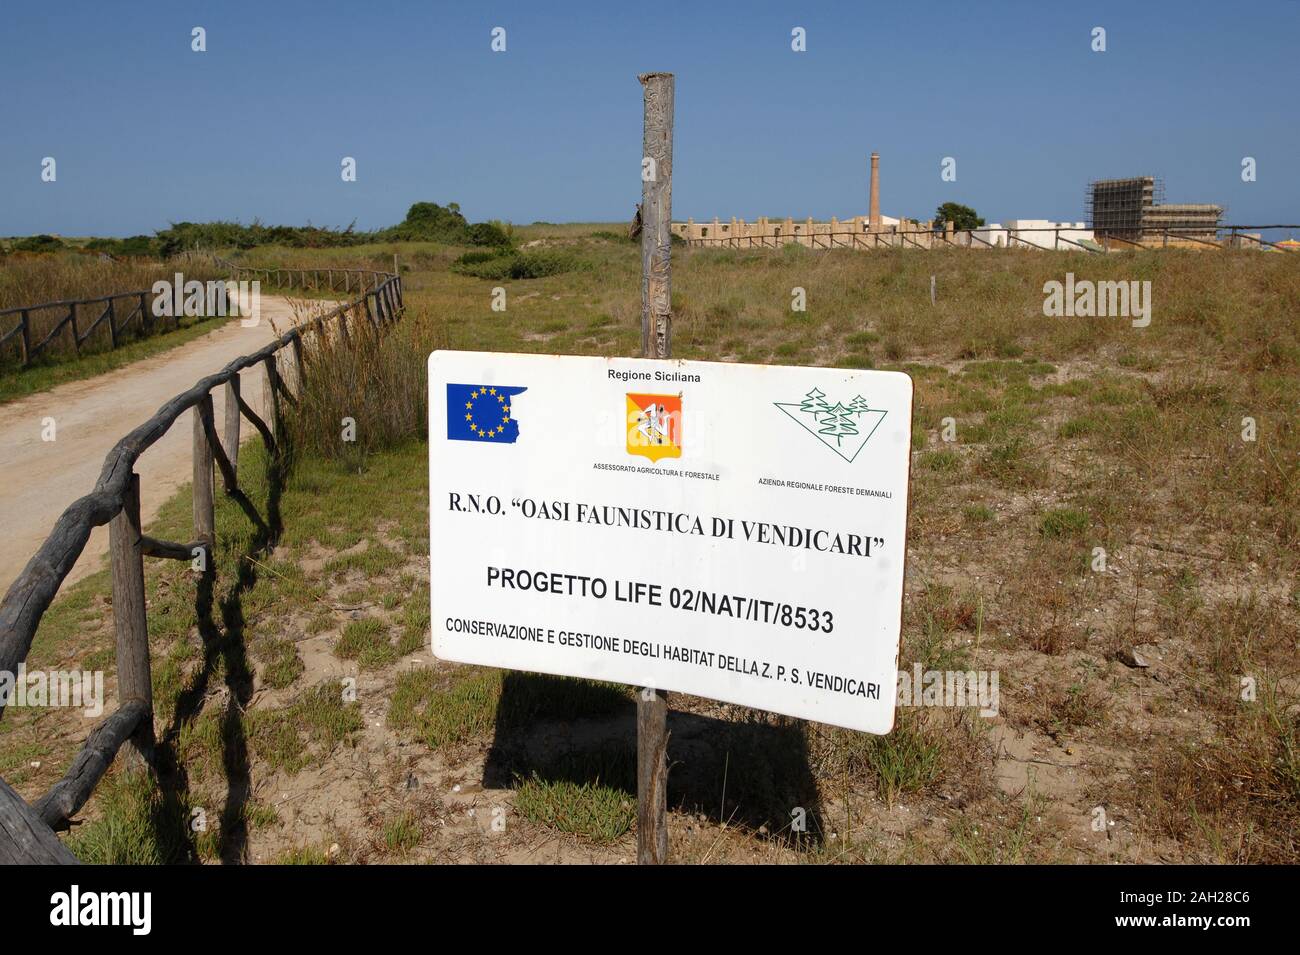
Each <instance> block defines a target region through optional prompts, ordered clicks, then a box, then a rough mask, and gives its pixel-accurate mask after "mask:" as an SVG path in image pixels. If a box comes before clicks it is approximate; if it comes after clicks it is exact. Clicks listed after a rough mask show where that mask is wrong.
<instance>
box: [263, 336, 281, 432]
mask: <svg viewBox="0 0 1300 955" xmlns="http://www.w3.org/2000/svg"><path fill="white" fill-rule="evenodd" d="M262 366H263V367H264V368H265V369H266V381H265V382H264V383H263V385H262V387H263V389H264V390H263V392H262V408H263V411H264V412H265V415H266V427H267V429H268V430H269V431H270V432H271V437H272V438H274V439H275V446H276V448H277V449H279V447H280V438H281V435H282V434H283V432H284V423H283V422H282V421H281V420H280V393H279V390H278V389H279V385H280V371H279V369H278V368H276V366H275V355H267V356H266V357H265V358H263V359H262Z"/></svg>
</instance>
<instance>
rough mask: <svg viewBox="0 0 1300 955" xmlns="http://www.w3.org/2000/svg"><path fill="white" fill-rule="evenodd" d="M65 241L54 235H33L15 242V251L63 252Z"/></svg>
mask: <svg viewBox="0 0 1300 955" xmlns="http://www.w3.org/2000/svg"><path fill="white" fill-rule="evenodd" d="M62 250H63V243H62V242H60V241H59V240H58V239H56V238H55V237H54V236H52V235H31V236H28V237H27V238H25V239H19V240H18V241H17V242H15V243H14V251H15V252H61V251H62Z"/></svg>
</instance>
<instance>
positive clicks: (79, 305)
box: [0, 256, 401, 368]
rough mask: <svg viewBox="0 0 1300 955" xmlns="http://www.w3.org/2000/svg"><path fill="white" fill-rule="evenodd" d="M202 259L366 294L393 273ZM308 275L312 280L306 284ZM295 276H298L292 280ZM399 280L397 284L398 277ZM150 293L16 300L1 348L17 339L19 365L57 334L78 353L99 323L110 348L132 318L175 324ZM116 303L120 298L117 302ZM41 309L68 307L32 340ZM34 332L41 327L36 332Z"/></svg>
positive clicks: (146, 326) (280, 281)
mask: <svg viewBox="0 0 1300 955" xmlns="http://www.w3.org/2000/svg"><path fill="white" fill-rule="evenodd" d="M205 261H208V262H215V263H216V264H218V265H221V266H224V267H227V268H230V269H232V271H233V273H234V275H233V277H234V278H235V280H236V281H238V280H239V278H241V277H242V278H245V279H247V280H248V281H254V280H256V281H259V282H264V283H265V284H266V285H267V286H268V287H270V288H281V289H283V288H288V289H293V288H299V289H304V290H306V289H308V288H310V289H311V290H319V289H321V288H322V287H323V288H325V289H328V290H329V291H331V292H333V291H344V292H351V291H353V290H354V286H355V291H357V292H358V293H365V294H366V295H370V294H372V293H374V292H375V291H377V290H378V289H380V288H381V287H383V288H387V286H386V285H384V282H385V281H386V279H385V278H383V277H385V276H390V275H391V274H392V273H389V272H374V271H370V270H367V269H255V268H247V267H244V266H237V265H234V264H233V263H230V262H226V261H225V260H223V259H219V258H216V257H215V256H214V257H209V258H207V259H206V260H205ZM309 276H310V283H311V284H310V286H308V277H309ZM321 276H326V283H325V284H324V286H322V283H321ZM336 276H338V278H336ZM295 277H297V278H296V285H295ZM397 284H399V285H400V283H397ZM340 286H341V288H340ZM384 294H385V295H387V296H388V297H390V298H392V297H393V296H396V298H397V300H398V302H399V304H400V298H401V291H400V289H398V290H397V291H396V292H394V291H392V290H391V289H390V290H389V291H388V292H385V293H384ZM153 295H154V292H153V290H152V289H137V290H135V291H133V292H115V293H114V294H112V295H102V296H99V297H98V298H78V299H61V300H59V301H54V302H39V303H37V304H34V305H16V306H14V307H12V308H5V309H0V328H3V327H4V326H5V325H6V324H8V320H10V318H11V316H17V324H16V325H13V326H12V327H11V328H9V330H8V331H2V332H0V349H4V348H5V347H7V346H9V344H10V342H13V341H15V340H16V341H17V345H18V350H19V354H20V356H21V367H23V368H30V367H31V366H32V364H33V363H34V362H35V361H36V359H38V358H39V357H40V356H41V354H42V353H43V352H45V351H47V350H48V349H49V348H50V347H51V346H53V345H54V344H55V343H56V342H57V341H58V340H59V339H60V338H61V337H66V338H67V340H68V342H69V343H70V344H71V346H72V349H73V351H74V352H75V353H76V354H78V355H79V354H81V347H82V346H83V345H84V344H86V341H87V340H88V339H89V338H90V336H91V335H93V334H95V332H96V331H97V330H98V329H99V328H100V326H106V327H107V329H108V341H109V350H110V351H111V350H113V349H115V348H119V347H120V346H122V345H124V344H126V343H127V341H128V339H127V338H126V337H125V336H124V335H123V333H124V332H126V331H128V330H129V329H130V328H131V325H132V323H135V325H136V330H137V334H139V335H143V334H146V333H147V332H148V331H149V330H150V329H151V328H153V327H155V326H156V325H158V324H163V325H165V324H166V322H167V319H168V318H170V319H171V321H172V324H173V328H179V327H180V319H181V316H179V315H176V316H166V317H161V318H160V317H158V316H155V315H154V314H153V306H154V304H155V300H154V298H153ZM118 303H122V304H121V305H119V304H118ZM95 305H98V306H101V310H100V312H99V314H98V316H97V317H96V318H95V320H94V321H92V322H91V323H90V324H89V325H87V326H86V327H85V329H84V330H82V328H81V318H82V312H81V311H79V310H81V309H87V308H90V307H91V306H95ZM45 309H67V313H66V314H65V315H63V316H62V317H60V318H59V319H57V320H56V321H55V323H54V325H53V327H52V328H50V329H49V331H48V332H46V334H45V335H44V336H43V337H42V338H41V339H40V341H38V342H36V343H35V344H33V343H32V335H33V333H34V329H33V324H32V314H33V313H39V312H41V311H43V310H45ZM91 314H94V313H93V312H92V313H91ZM37 334H39V333H38V332H37Z"/></svg>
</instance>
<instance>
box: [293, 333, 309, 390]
mask: <svg viewBox="0 0 1300 955" xmlns="http://www.w3.org/2000/svg"><path fill="white" fill-rule="evenodd" d="M289 346H290V347H291V348H292V349H293V376H294V380H295V382H294V383H295V384H296V385H297V388H298V394H299V395H301V394H302V392H303V388H305V387H306V385H307V366H306V365H305V364H304V363H303V360H302V332H300V331H295V332H294V335H293V338H291V339H289Z"/></svg>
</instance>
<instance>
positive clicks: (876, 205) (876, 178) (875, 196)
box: [870, 153, 880, 232]
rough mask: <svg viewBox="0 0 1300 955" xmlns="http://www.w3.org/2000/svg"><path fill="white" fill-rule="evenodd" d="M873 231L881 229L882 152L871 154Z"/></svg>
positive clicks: (871, 220) (871, 222) (871, 219)
mask: <svg viewBox="0 0 1300 955" xmlns="http://www.w3.org/2000/svg"><path fill="white" fill-rule="evenodd" d="M870 227H871V231H872V232H879V231H880V153H872V154H871V218H870Z"/></svg>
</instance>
